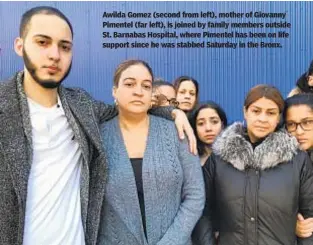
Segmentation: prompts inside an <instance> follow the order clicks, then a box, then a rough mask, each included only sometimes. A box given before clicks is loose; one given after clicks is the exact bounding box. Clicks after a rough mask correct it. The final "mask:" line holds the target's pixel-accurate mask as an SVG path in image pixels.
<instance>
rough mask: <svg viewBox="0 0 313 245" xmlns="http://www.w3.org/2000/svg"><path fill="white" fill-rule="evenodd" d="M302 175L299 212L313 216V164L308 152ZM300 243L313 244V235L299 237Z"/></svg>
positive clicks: (300, 244) (303, 244)
mask: <svg viewBox="0 0 313 245" xmlns="http://www.w3.org/2000/svg"><path fill="white" fill-rule="evenodd" d="M304 157H305V159H304V164H303V166H302V169H301V175H300V195H299V212H300V213H301V214H302V215H303V217H304V218H305V219H306V218H309V217H313V165H312V162H311V160H310V157H309V155H308V154H305V156H304ZM298 244H299V245H312V244H313V235H312V236H311V237H308V238H298Z"/></svg>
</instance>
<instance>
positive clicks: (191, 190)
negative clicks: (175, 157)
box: [157, 139, 205, 245]
mask: <svg viewBox="0 0 313 245" xmlns="http://www.w3.org/2000/svg"><path fill="white" fill-rule="evenodd" d="M177 140H178V139H177ZM178 144H179V148H178V151H179V160H180V162H181V166H182V170H183V186H182V191H181V195H182V196H181V204H180V207H179V210H178V212H177V214H176V217H175V218H174V220H173V223H172V224H171V225H170V227H169V228H168V230H167V231H166V233H165V234H164V236H163V237H162V238H161V240H160V241H159V242H158V243H157V245H186V244H187V243H188V242H189V241H190V239H191V232H192V230H193V228H194V226H195V225H196V223H197V221H198V219H199V218H200V216H201V214H202V211H203V208H204V202H205V192H204V182H203V174H202V170H201V164H200V160H199V157H198V156H194V155H193V154H191V153H190V152H189V150H188V144H187V142H186V140H183V141H179V143H178Z"/></svg>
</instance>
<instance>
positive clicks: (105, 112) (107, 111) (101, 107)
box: [93, 100, 175, 124]
mask: <svg viewBox="0 0 313 245" xmlns="http://www.w3.org/2000/svg"><path fill="white" fill-rule="evenodd" d="M93 108H94V111H95V114H96V117H97V118H98V120H99V124H101V123H103V122H105V121H108V120H110V119H112V118H113V117H115V116H116V115H117V114H118V109H117V107H116V106H115V105H108V104H105V103H104V102H102V101H97V100H93ZM174 109H175V108H174V107H172V106H166V107H155V108H153V109H150V110H149V111H148V113H149V114H152V115H155V116H159V117H163V118H165V119H168V120H173V117H172V111H173V110H174Z"/></svg>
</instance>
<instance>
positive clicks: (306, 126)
mask: <svg viewBox="0 0 313 245" xmlns="http://www.w3.org/2000/svg"><path fill="white" fill-rule="evenodd" d="M299 125H300V127H301V128H302V129H303V130H304V131H310V130H313V119H312V120H304V121H302V122H299V123H296V122H286V128H287V130H288V131H289V132H295V131H297V129H298V126H299Z"/></svg>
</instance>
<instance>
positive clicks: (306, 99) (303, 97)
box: [283, 93, 313, 120]
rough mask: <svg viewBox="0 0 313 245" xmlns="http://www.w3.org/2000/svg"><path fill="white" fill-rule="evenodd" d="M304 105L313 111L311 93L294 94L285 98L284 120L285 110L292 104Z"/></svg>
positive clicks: (312, 96) (312, 95)
mask: <svg viewBox="0 0 313 245" xmlns="http://www.w3.org/2000/svg"><path fill="white" fill-rule="evenodd" d="M298 105H306V106H308V107H309V108H310V109H311V110H312V111H313V94H309V93H308V94H296V95H294V96H292V97H289V98H287V99H286V100H285V110H284V113H283V116H284V120H286V116H287V110H288V109H289V108H290V107H292V106H298Z"/></svg>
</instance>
